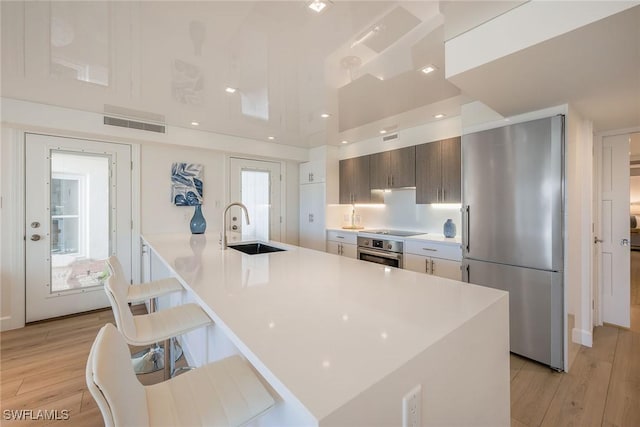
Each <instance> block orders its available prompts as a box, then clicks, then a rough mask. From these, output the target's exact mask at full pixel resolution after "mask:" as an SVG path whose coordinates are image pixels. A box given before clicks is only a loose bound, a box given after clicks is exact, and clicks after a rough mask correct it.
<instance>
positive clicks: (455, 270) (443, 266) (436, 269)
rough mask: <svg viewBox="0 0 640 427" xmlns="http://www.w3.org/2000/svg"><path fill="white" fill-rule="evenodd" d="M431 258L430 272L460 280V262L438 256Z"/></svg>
mask: <svg viewBox="0 0 640 427" xmlns="http://www.w3.org/2000/svg"><path fill="white" fill-rule="evenodd" d="M431 260H432V261H433V264H432V265H431V266H432V271H431V274H433V275H434V276H439V277H446V278H447V279H454V280H462V271H461V270H460V266H461V265H462V264H461V263H460V262H458V261H451V260H448V259H440V258H432V259H431Z"/></svg>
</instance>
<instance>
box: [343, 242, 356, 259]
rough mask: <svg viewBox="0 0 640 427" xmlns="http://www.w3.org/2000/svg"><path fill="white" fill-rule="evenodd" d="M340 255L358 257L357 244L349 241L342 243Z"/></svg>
mask: <svg viewBox="0 0 640 427" xmlns="http://www.w3.org/2000/svg"><path fill="white" fill-rule="evenodd" d="M341 255H342V256H346V257H347V258H353V259H356V258H358V246H356V245H352V244H349V243H342V254H341Z"/></svg>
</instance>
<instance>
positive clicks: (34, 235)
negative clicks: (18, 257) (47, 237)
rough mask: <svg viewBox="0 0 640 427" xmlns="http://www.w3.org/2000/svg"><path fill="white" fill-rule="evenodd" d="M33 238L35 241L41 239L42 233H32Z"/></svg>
mask: <svg viewBox="0 0 640 427" xmlns="http://www.w3.org/2000/svg"><path fill="white" fill-rule="evenodd" d="M31 240H33V241H34V242H37V241H38V240H40V235H39V234H32V235H31Z"/></svg>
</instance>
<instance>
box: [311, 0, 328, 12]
mask: <svg viewBox="0 0 640 427" xmlns="http://www.w3.org/2000/svg"><path fill="white" fill-rule="evenodd" d="M328 5H329V3H328V2H326V1H324V0H313V1H312V2H311V3H309V4H308V5H307V7H308V8H309V9H311V10H313V11H314V12H317V13H320V12H322V11H323V10H324V9H325V8H326V7H327V6H328Z"/></svg>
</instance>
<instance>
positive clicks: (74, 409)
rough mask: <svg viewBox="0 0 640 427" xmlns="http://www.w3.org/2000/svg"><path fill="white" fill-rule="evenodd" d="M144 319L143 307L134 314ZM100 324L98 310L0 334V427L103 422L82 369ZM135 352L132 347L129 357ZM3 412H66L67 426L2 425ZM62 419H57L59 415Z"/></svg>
mask: <svg viewBox="0 0 640 427" xmlns="http://www.w3.org/2000/svg"><path fill="white" fill-rule="evenodd" d="M133 312H134V314H142V313H145V312H146V311H145V309H144V306H137V307H134V309H133ZM105 323H114V324H115V321H114V319H113V314H112V312H111V310H103V311H97V312H92V313H88V314H82V315H78V316H74V317H68V318H64V319H60V320H52V321H48V322H41V323H37V324H33V325H29V326H27V327H25V328H22V329H16V330H12V331H6V332H2V333H1V334H0V401H1V404H0V425H2V426H20V427H26V426H30V425H37V426H45V425H46V426H63V425H64V426H67V427H68V426H74V427H77V426H79V427H82V426H101V425H103V422H102V416H101V415H100V411H99V409H98V407H97V406H96V404H95V402H94V401H93V398H92V397H91V395H90V394H89V391H88V390H87V387H86V385H85V365H86V362H87V357H88V356H89V350H90V349H91V344H92V343H93V340H94V339H95V337H96V334H97V333H98V330H99V329H100V328H101V327H102V326H104V324H105ZM139 350H140V348H136V347H132V352H137V351H139ZM138 378H139V379H140V381H141V382H142V383H143V384H154V383H157V382H160V381H162V379H163V373H162V372H161V371H160V372H155V373H152V374H146V375H141V376H138ZM6 409H32V410H33V411H34V413H35V412H37V410H40V409H41V410H45V409H46V410H49V411H52V410H58V411H61V410H63V409H66V410H68V411H69V416H70V418H69V420H67V421H64V420H59V421H53V422H50V423H48V422H44V421H41V420H40V421H24V420H23V421H7V420H5V419H4V417H3V414H4V410H6ZM59 414H61V413H59Z"/></svg>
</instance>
